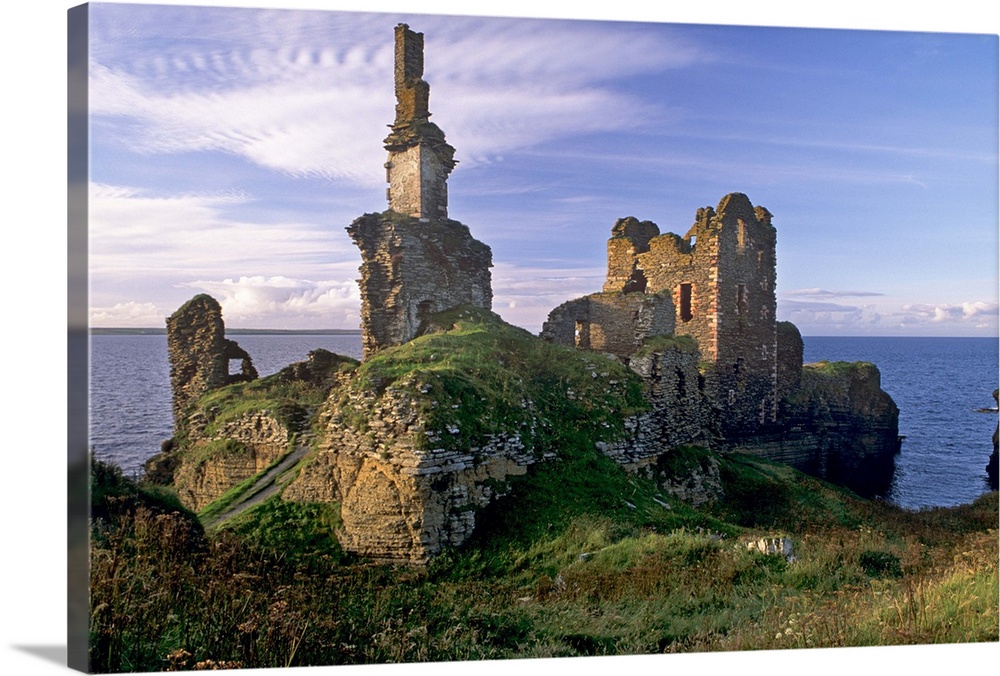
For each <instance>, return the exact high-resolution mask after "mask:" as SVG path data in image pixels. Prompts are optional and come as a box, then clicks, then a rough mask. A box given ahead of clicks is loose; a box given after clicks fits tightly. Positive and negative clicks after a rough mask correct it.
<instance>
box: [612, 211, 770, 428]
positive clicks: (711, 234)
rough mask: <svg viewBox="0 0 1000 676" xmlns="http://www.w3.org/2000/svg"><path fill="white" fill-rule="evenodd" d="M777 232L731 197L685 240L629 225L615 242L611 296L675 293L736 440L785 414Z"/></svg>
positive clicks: (681, 324) (680, 330)
mask: <svg viewBox="0 0 1000 676" xmlns="http://www.w3.org/2000/svg"><path fill="white" fill-rule="evenodd" d="M774 288H775V230H774V227H773V226H772V225H771V214H770V213H769V212H768V211H767V210H766V209H764V208H763V207H754V206H753V205H752V204H751V202H750V200H749V199H748V198H747V196H746V195H743V194H742V193H731V194H729V195H726V196H725V197H724V198H722V200H721V201H720V202H719V205H718V207H717V208H716V209H713V208H711V207H705V208H703V209H699V210H698V213H697V215H696V219H695V223H694V225H693V226H692V227H691V229H690V230H689V231H688V232H687V234H686V235H684V237H680V236H678V235H675V234H673V233H665V234H659V228H658V227H657V226H656V225H655V224H653V223H650V222H648V221H641V222H640V221H638V220H637V219H635V218H631V217H630V218H626V219H621V220H619V221H618V222H617V223H615V226H614V228H613V229H612V236H611V239H610V240H609V241H608V277H607V280H606V282H605V285H604V290H605V291H625V290H632V291H642V292H644V293H647V294H656V293H661V294H668V295H669V296H670V297H671V299H672V301H673V305H674V308H675V329H674V332H675V333H677V334H678V335H687V336H691V337H692V338H694V339H695V340H696V341H697V343H698V347H699V348H700V350H701V354H702V358H703V359H704V360H705V361H706V362H708V364H709V366H708V367H707V368H706V369H705V372H704V374H703V375H704V380H705V391H706V393H707V394H708V395H709V396H710V397H711V398H712V400H713V401H714V402H715V404H716V405H717V406H718V407H719V408H720V409H721V410H722V412H723V415H722V426H723V429H724V432H725V433H726V434H729V435H739V434H748V433H753V432H755V431H757V430H758V429H760V428H762V427H763V426H766V425H768V424H771V423H774V421H775V419H776V416H777V338H776V329H775V308H776V301H775V293H774Z"/></svg>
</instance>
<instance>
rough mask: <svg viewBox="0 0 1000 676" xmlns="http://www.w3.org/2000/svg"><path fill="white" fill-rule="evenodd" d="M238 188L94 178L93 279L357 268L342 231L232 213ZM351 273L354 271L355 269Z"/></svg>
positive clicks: (243, 198)
mask: <svg viewBox="0 0 1000 676" xmlns="http://www.w3.org/2000/svg"><path fill="white" fill-rule="evenodd" d="M248 201H250V198H249V197H247V196H246V195H243V194H240V193H221V194H188V195H157V194H153V193H151V192H149V191H144V190H141V189H135V188H130V187H126V186H111V185H102V184H92V185H91V189H90V204H89V207H90V242H89V244H90V270H91V275H92V278H94V279H96V280H98V281H100V280H101V279H103V278H111V277H117V278H123V277H124V278H127V277H129V276H135V275H142V276H144V277H150V276H165V277H166V276H169V277H170V278H171V279H176V278H177V277H178V276H181V277H182V278H183V277H186V278H188V279H192V278H197V277H203V276H205V277H213V276H221V275H224V274H226V273H225V272H222V273H221V275H220V272H219V271H220V270H223V271H229V273H230V274H233V273H235V274H245V275H255V274H266V275H278V274H289V273H290V271H292V270H294V274H296V275H302V276H312V277H318V276H327V275H329V274H330V273H331V272H332V271H333V270H342V271H345V272H346V271H347V270H352V271H353V270H356V268H357V262H356V261H357V260H358V259H359V257H358V254H357V252H356V250H355V249H354V247H353V246H352V245H351V243H350V241H349V240H348V238H347V237H346V236H345V235H343V232H342V231H339V230H333V229H331V228H321V227H318V226H316V225H314V224H310V223H303V222H283V223H260V222H252V221H247V220H244V219H241V218H238V217H236V216H234V215H232V214H230V210H231V209H233V208H235V207H239V206H241V205H244V204H245V203H246V202H248ZM351 274H353V272H352V273H351Z"/></svg>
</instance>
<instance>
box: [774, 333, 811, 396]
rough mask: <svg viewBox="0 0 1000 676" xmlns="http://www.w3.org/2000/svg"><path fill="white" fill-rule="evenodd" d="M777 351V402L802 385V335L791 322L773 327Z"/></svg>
mask: <svg viewBox="0 0 1000 676" xmlns="http://www.w3.org/2000/svg"><path fill="white" fill-rule="evenodd" d="M775 329H776V330H775V336H776V343H777V349H778V400H779V401H780V400H781V399H782V398H783V397H787V396H788V395H790V394H791V393H792V392H794V391H795V390H797V389H798V388H799V385H800V384H801V383H802V354H803V349H804V345H803V343H802V334H801V333H799V329H798V327H796V326H795V324H792V323H791V322H778V323H777V325H776V327H775Z"/></svg>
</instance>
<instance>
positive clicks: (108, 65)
mask: <svg viewBox="0 0 1000 676" xmlns="http://www.w3.org/2000/svg"><path fill="white" fill-rule="evenodd" d="M161 11H162V8H161ZM173 11H174V10H171V11H170V12H167V13H166V14H167V15H168V16H173V15H174V14H173V13H172V12H173ZM303 14H305V16H306V18H303ZM224 16H226V15H225V13H222V14H217V13H209V14H208V17H209V18H208V19H206V20H205V21H204V22H203V27H202V28H201V30H200V31H199V33H200V34H202V35H203V36H204V38H203V44H201V43H199V42H198V41H193V40H192V39H191V38H189V37H188V38H185V37H184V36H181V35H178V36H176V37H175V38H174V39H173V40H171V39H166V40H165V39H164V37H163V36H164V34H166V35H167V36H169V35H170V31H169V30H165V29H164V27H163V26H162V25H157V26H155V27H153V26H149V25H148V15H146V14H142V15H141V16H139V17H138V18H135V19H133V21H132V23H131V24H127V22H120V25H118V26H117V28H116V30H112V31H111V35H110V36H107V37H106V38H105V39H104V41H103V42H102V43H101V44H106V45H109V46H108V47H107V48H106V49H101V48H100V46H98V48H97V49H95V50H94V57H93V63H92V64H91V100H92V102H93V103H92V114H93V115H94V118H95V121H96V124H98V125H100V124H102V121H103V123H105V124H113V125H114V126H115V130H116V136H117V138H118V139H119V141H120V142H122V143H125V144H126V145H128V147H129V148H130V149H131V150H134V151H138V152H144V153H177V152H184V151H217V152H224V153H230V154H234V155H238V156H241V157H243V158H245V159H247V160H249V161H251V162H253V163H254V164H257V165H259V166H262V167H265V168H268V169H272V170H275V171H280V172H284V173H287V174H290V175H293V176H296V175H313V176H322V177H326V178H334V179H340V180H347V181H351V182H354V183H357V184H365V185H373V184H376V183H382V182H384V175H383V172H382V170H381V163H382V161H384V157H383V155H384V151H383V150H382V149H381V147H380V146H379V144H378V140H380V139H381V138H382V137H383V136H384V135H385V133H386V129H385V125H386V124H387V123H389V122H391V121H392V115H393V113H392V110H393V100H392V87H391V82H392V43H391V32H390V30H391V26H392V25H393V23H394V21H393V20H392V18H390V17H377V19H376V18H373V17H372V16H371V15H352V14H340V13H315V14H310V13H298V12H290V13H282V12H256V13H255V12H248V11H246V10H243V11H242V12H240V13H239V14H238V17H237V14H233V16H234V19H235V20H236V25H235V26H231V27H229V30H228V31H227V32H226V34H225V41H223V40H222V38H221V37H218V35H219V34H220V33H221V32H222V28H221V27H220V24H221V23H222V22H223V18H222V17H224ZM307 19H314V20H315V24H321V25H322V28H321V27H320V26H317V25H314V24H313V23H311V22H310V21H309V20H307ZM424 19H425V18H424V17H421V24H422V25H421V26H419V27H417V29H418V30H422V31H424V32H425V35H426V40H427V41H428V42H431V43H432V45H433V46H432V47H428V54H427V57H426V70H427V74H426V79H427V80H428V81H429V82H430V83H431V109H432V110H433V111H435V121H437V122H438V123H439V124H440V125H441V126H442V127H443V128H444V129H445V132H446V134H447V135H448V138H449V140H450V141H451V142H452V143H453V144H454V145H456V146H457V147H459V148H461V150H462V158H461V160H462V162H463V165H464V166H475V165H476V164H477V163H481V162H486V161H490V159H492V158H493V157H495V156H497V155H501V154H503V153H505V152H510V151H511V150H514V149H519V148H526V147H530V146H532V145H535V144H539V143H542V142H544V141H547V140H551V139H554V138H560V137H564V136H566V135H570V134H587V133H594V132H606V131H612V130H618V129H630V128H637V127H641V126H643V125H649V124H655V120H656V119H658V118H662V117H663V115H664V114H665V112H664V111H665V110H666V109H665V108H664V107H663V106H661V105H660V104H658V103H651V102H649V101H643V100H641V99H639V98H638V97H635V96H633V95H629V94H626V93H625V92H623V91H621V90H620V89H618V88H617V87H616V86H615V81H616V79H618V78H622V77H628V76H632V75H636V74H639V73H643V72H648V71H651V70H662V69H665V68H676V67H681V66H685V65H690V64H691V63H695V62H697V61H699V60H705V59H708V58H711V57H710V56H708V53H707V52H704V51H703V50H701V49H700V48H698V47H696V46H695V45H694V44H692V43H691V42H690V41H689V40H686V39H683V38H678V39H675V40H667V39H665V37H664V34H663V32H662V31H660V32H654V31H649V30H645V29H643V28H641V27H634V28H632V29H630V30H622V31H616V32H613V33H608V32H606V31H603V30H601V29H600V28H599V27H595V26H593V25H590V24H585V23H574V22H523V21H518V20H515V19H505V20H497V19H492V20H489V21H485V20H481V19H471V18H470V19H456V18H450V19H449V20H447V21H444V20H442V19H441V18H435V17H426V21H425V20H424ZM265 23H266V24H267V26H266V27H267V30H263V28H262V26H263V25H264V24H265ZM126 24H127V25H126ZM351 27H353V28H355V30H350V28H351ZM130 30H131V32H129V31H130ZM241 31H243V32H242V33H241ZM147 33H148V34H150V35H157V36H158V40H156V41H154V44H156V46H157V49H155V50H152V49H150V48H149V47H148V46H147V47H144V46H143V44H142V42H141V40H139V39H138V37H136V36H141V35H144V34H147ZM116 34H128V35H131V36H132V39H131V40H127V41H125V42H126V44H128V43H131V44H133V45H134V47H135V49H136V53H134V54H130V53H128V52H127V51H125V50H123V49H121V47H120V45H119V46H118V47H117V48H114V49H112V47H111V45H112V44H114V40H112V39H111V38H112V37H113V36H114V35H116ZM263 35H266V36H267V39H266V40H265V39H261V40H259V41H258V40H256V39H255V38H256V37H257V36H263ZM373 45H374V47H373ZM373 140H374V142H373Z"/></svg>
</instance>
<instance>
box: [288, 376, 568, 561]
mask: <svg viewBox="0 0 1000 676" xmlns="http://www.w3.org/2000/svg"><path fill="white" fill-rule="evenodd" d="M330 401H331V403H334V402H336V405H331V406H329V407H327V408H326V409H325V410H324V412H323V414H322V418H321V420H322V428H323V430H324V432H323V434H322V437H321V443H320V445H319V447H318V450H317V451H316V453H315V454H314V457H313V458H312V459H311V461H310V462H309V464H308V465H306V466H305V467H304V468H303V469H302V470H301V471H300V474H299V476H298V478H297V479H296V480H295V481H294V482H293V483H291V484H290V485H289V486H288V488H287V489H286V490H285V492H284V493H283V494H282V497H284V498H285V499H294V500H306V501H313V502H327V501H339V502H340V504H341V519H342V522H343V528H342V530H341V532H340V533H338V536H339V538H340V541H341V545H342V546H343V547H344V549H346V550H347V551H350V552H354V553H357V554H359V555H361V556H366V557H371V558H373V559H376V560H391V561H409V562H413V563H423V562H426V561H427V560H428V559H429V558H430V557H432V556H434V555H435V554H438V553H439V552H441V551H442V549H444V548H445V547H453V546H458V545H459V544H461V543H462V542H464V541H465V540H466V539H467V538H468V537H469V535H471V534H472V530H473V528H474V527H475V514H476V511H477V510H478V509H479V508H482V507H484V506H486V505H487V504H488V503H489V502H490V501H491V500H493V499H494V498H496V497H498V496H499V495H500V494H501V493H500V491H502V490H503V488H504V487H505V486H506V483H505V480H506V479H507V478H508V477H511V476H516V475H521V474H524V473H525V472H526V471H527V468H528V467H529V466H530V465H531V464H533V463H534V462H537V461H539V460H546V459H551V458H552V457H554V455H552V454H549V455H548V456H541V457H538V456H536V454H535V453H534V452H532V451H531V450H530V449H526V448H525V446H524V444H523V443H522V442H521V440H520V438H519V436H518V435H517V434H515V433H511V434H498V435H493V436H490V437H489V438H488V439H485V440H483V443H482V444H481V445H477V446H473V447H470V448H467V449H461V450H445V449H443V448H438V447H436V446H437V442H439V441H440V438H439V437H438V436H437V434H436V433H435V432H433V431H431V430H428V429H426V425H425V421H424V419H423V417H422V414H421V410H422V409H421V407H420V406H419V405H418V404H417V402H414V401H412V400H410V399H409V398H408V397H407V396H406V395H405V394H403V393H401V392H399V391H397V390H394V389H393V388H389V389H388V390H387V391H386V392H385V393H384V394H382V395H381V396H379V397H376V396H375V395H374V394H373V393H360V394H359V393H352V394H351V395H350V396H349V397H348V398H347V400H346V401H345V400H343V399H342V397H341V394H340V393H338V392H337V391H334V392H333V393H331V398H330ZM347 411H365V412H366V421H365V422H366V428H367V429H366V430H365V431H364V432H361V431H359V430H358V429H357V428H356V427H355V426H354V425H353V424H352V423H351V421H350V420H349V418H348V416H347V415H346V412H347Z"/></svg>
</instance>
